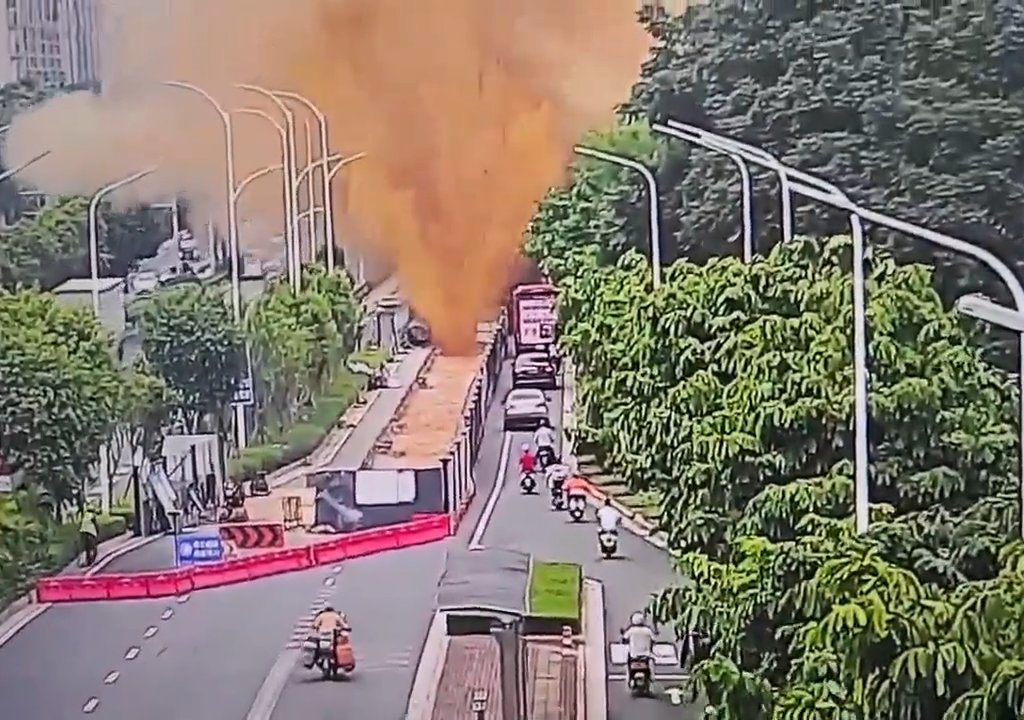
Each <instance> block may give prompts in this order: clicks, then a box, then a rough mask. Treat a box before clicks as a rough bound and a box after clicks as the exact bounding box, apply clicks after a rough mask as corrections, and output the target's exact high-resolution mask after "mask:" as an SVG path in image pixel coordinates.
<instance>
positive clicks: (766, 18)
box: [623, 0, 1024, 295]
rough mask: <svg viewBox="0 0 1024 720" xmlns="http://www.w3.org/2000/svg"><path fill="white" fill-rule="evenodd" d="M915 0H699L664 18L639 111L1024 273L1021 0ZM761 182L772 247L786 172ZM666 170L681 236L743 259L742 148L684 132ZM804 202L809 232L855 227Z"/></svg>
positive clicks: (962, 273) (950, 277) (967, 282)
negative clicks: (814, 180)
mask: <svg viewBox="0 0 1024 720" xmlns="http://www.w3.org/2000/svg"><path fill="white" fill-rule="evenodd" d="M917 7H920V8H922V9H920V10H919V9H917ZM917 7H915V4H914V3H909V4H908V3H903V4H893V3H890V2H887V1H886V0H863V1H862V2H856V3H840V4H835V3H819V2H814V1H813V0H781V1H780V2H773V3H750V2H743V0H713V1H712V2H708V3H695V4H693V5H691V7H690V8H689V9H688V10H687V11H686V13H684V14H683V15H682V16H680V17H677V18H671V19H667V20H664V21H661V22H659V23H657V28H656V29H657V36H658V41H657V42H656V45H655V47H654V49H653V51H652V54H651V56H650V59H649V60H648V61H647V63H646V64H645V66H644V68H643V72H642V76H641V79H640V82H639V83H638V84H637V86H636V87H635V89H634V91H633V96H632V99H631V101H630V102H629V103H627V105H626V106H625V107H624V109H623V114H624V116H625V117H628V118H649V119H664V118H666V117H674V118H676V119H678V120H683V121H686V122H692V123H695V124H697V125H701V126H703V127H707V128H709V129H713V130H716V131H718V132H721V133H724V134H727V135H733V136H736V137H739V138H740V139H743V140H745V141H748V142H750V143H752V144H755V145H758V146H760V147H763V148H765V149H766V150H769V151H770V152H772V153H774V154H775V155H777V156H778V157H780V158H783V159H784V160H785V161H786V162H788V163H790V164H792V165H794V166H797V167H800V168H801V169H804V170H806V171H808V172H814V173H819V174H821V175H823V176H824V177H827V178H829V179H830V180H832V181H834V182H835V183H836V184H837V185H839V187H841V188H843V189H844V190H846V191H848V192H849V193H850V194H851V196H852V197H853V198H854V199H855V200H858V201H860V202H862V203H864V204H865V205H866V206H869V207H875V208H885V209H886V211H888V212H891V213H892V214H894V215H897V216H900V217H903V218H905V219H908V220H911V221H914V222H918V223H920V224H923V225H927V226H929V227H933V228H935V229H939V230H945V231H948V232H950V233H951V234H953V235H957V236H960V237H965V238H967V239H972V240H976V241H979V242H982V243H983V244H986V245H988V246H991V247H994V248H995V249H996V250H997V251H998V252H999V254H1001V255H1002V256H1004V257H1006V258H1008V259H1010V260H1012V261H1013V262H1014V263H1015V264H1017V265H1018V266H1019V265H1021V264H1022V263H1024V247H1022V246H1020V244H1019V242H1018V238H1020V237H1022V236H1024V219H1022V216H1021V213H1020V212H1019V209H1020V207H1021V206H1022V204H1024V168H1022V167H1021V164H1020V163H1019V162H1018V161H1017V159H1018V158H1019V157H1021V155H1022V154H1024V73H1022V72H1021V70H1020V67H1021V63H1020V60H1021V58H1022V57H1024V8H1022V6H1021V5H1020V3H1018V2H1015V1H1014V0H993V2H991V3H981V4H979V3H931V2H929V3H918V4H917ZM851 39H852V40H851ZM756 175H757V177H758V178H760V180H759V182H758V183H757V192H756V198H755V208H756V212H757V217H758V232H757V237H758V241H759V243H761V245H762V246H761V249H762V250H765V249H766V248H765V247H764V244H765V243H767V242H771V239H773V238H777V237H778V207H779V203H778V199H777V183H775V182H774V181H773V179H771V178H768V177H767V176H766V175H765V174H764V173H763V172H760V171H759V172H758V173H756ZM661 181H662V188H663V210H664V212H665V230H666V235H667V236H668V238H669V239H668V240H667V241H666V244H668V243H669V242H671V243H672V244H674V245H675V246H676V251H677V252H678V254H679V256H685V257H688V258H690V259H693V260H698V259H700V258H701V257H702V256H704V255H705V254H711V255H721V254H725V253H730V254H734V255H735V254H737V253H738V248H737V246H736V244H735V238H737V237H738V236H739V232H740V228H739V211H738V203H739V180H738V177H737V175H736V171H735V169H734V168H733V166H732V164H731V163H730V162H729V160H728V159H725V158H722V157H721V156H719V155H714V154H710V153H708V152H706V151H704V150H700V149H694V148H692V147H690V146H689V145H687V144H686V143H683V142H672V143H670V144H669V152H668V154H667V156H666V157H665V159H664V162H663V164H662V168H661ZM798 206H800V203H798ZM802 207H804V209H803V210H801V211H800V212H798V221H797V222H798V227H799V228H800V229H801V230H803V231H806V232H808V233H811V234H813V235H829V234H835V233H840V232H845V231H846V218H844V217H843V216H842V214H841V213H838V214H837V213H829V212H824V211H823V210H822V208H821V207H820V206H817V207H814V208H813V209H809V208H807V207H806V206H802ZM876 236H877V240H880V241H883V242H885V243H886V246H887V247H891V248H892V249H893V250H895V251H896V252H897V253H898V255H899V257H901V258H904V259H910V260H915V261H916V260H922V259H923V260H926V261H928V262H929V263H930V262H932V261H935V262H937V263H938V265H939V266H940V267H941V268H943V270H942V272H940V274H939V277H940V279H941V280H942V282H943V287H944V288H946V290H947V291H948V292H954V291H955V292H960V291H963V290H975V289H977V288H978V287H979V286H984V287H985V288H986V289H987V290H988V291H990V292H991V293H994V294H997V295H1001V294H1002V293H1003V292H1004V289H1003V288H1001V287H999V286H998V283H994V282H993V281H992V278H990V277H989V276H988V274H987V273H979V272H978V268H977V267H976V266H975V265H974V264H973V263H970V262H967V261H965V260H964V259H962V258H959V257H950V256H948V255H947V254H944V253H938V254H936V253H935V252H933V251H932V250H931V248H928V247H922V246H921V245H920V244H919V243H914V242H909V243H908V242H905V241H903V242H899V243H894V241H893V238H892V237H890V236H889V235H888V234H885V233H881V232H877V233H876ZM667 254H668V255H670V256H671V252H669V253H667Z"/></svg>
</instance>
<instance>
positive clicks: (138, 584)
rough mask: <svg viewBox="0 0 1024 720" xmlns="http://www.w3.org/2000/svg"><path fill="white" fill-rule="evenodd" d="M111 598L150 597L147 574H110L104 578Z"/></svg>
mask: <svg viewBox="0 0 1024 720" xmlns="http://www.w3.org/2000/svg"><path fill="white" fill-rule="evenodd" d="M102 582H105V583H106V586H107V598H108V599H109V600H142V599H145V598H148V597H150V594H149V588H148V587H147V586H146V576H145V575H108V576H107V577H104V578H102Z"/></svg>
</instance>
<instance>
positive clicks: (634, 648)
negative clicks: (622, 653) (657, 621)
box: [622, 612, 657, 683]
mask: <svg viewBox="0 0 1024 720" xmlns="http://www.w3.org/2000/svg"><path fill="white" fill-rule="evenodd" d="M655 640H657V636H656V635H655V634H654V630H652V629H651V628H650V627H648V625H647V622H646V617H645V616H644V614H643V613H642V612H635V613H633V614H632V615H631V616H630V617H629V627H628V628H626V629H625V630H623V631H622V641H623V642H624V643H626V646H627V655H626V658H627V659H626V663H627V665H626V667H627V668H628V667H629V664H631V663H632V661H633V660H641V659H643V660H646V661H647V667H648V669H649V670H650V671H651V676H652V680H653V675H654V666H653V665H654V664H653V663H652V662H651V659H652V658H653V657H654V642H655ZM628 674H629V673H628V672H627V680H626V682H627V683H628V682H629V679H628Z"/></svg>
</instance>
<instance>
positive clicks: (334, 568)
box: [331, 565, 341, 575]
mask: <svg viewBox="0 0 1024 720" xmlns="http://www.w3.org/2000/svg"><path fill="white" fill-rule="evenodd" d="M331 572H332V573H334V574H335V575H337V574H338V573H340V572H341V565H335V566H334V567H332V568H331Z"/></svg>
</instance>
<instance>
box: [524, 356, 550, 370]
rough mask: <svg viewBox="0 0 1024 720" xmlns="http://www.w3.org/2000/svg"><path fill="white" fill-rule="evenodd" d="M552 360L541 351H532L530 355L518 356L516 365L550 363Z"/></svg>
mask: <svg viewBox="0 0 1024 720" xmlns="http://www.w3.org/2000/svg"><path fill="white" fill-rule="evenodd" d="M550 363H551V360H550V359H549V358H548V356H547V355H541V354H539V353H530V354H529V355H520V356H519V357H517V358H516V365H519V366H520V367H525V366H531V365H548V364H550Z"/></svg>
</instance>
